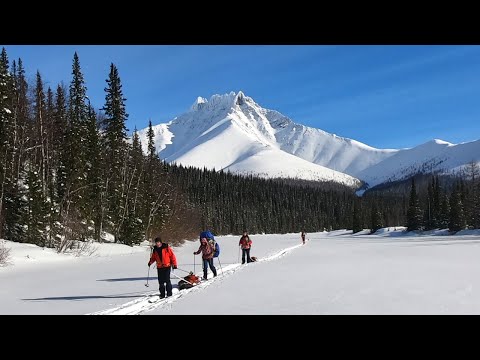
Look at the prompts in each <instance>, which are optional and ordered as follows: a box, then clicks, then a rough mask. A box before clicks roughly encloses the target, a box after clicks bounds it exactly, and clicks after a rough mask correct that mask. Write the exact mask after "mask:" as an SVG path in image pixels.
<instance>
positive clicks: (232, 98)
mask: <svg viewBox="0 0 480 360" xmlns="http://www.w3.org/2000/svg"><path fill="white" fill-rule="evenodd" d="M245 103H255V101H253V99H252V98H250V97H248V96H246V95H245V94H244V93H243V91H239V92H238V93H236V92H234V91H231V92H229V93H228V94H223V95H220V94H215V95H212V96H211V97H210V100H207V99H206V98H204V97H201V96H199V97H198V98H197V99H196V100H195V102H194V103H193V105H192V106H191V107H190V111H198V110H214V109H231V108H234V107H235V106H241V105H244V104H245Z"/></svg>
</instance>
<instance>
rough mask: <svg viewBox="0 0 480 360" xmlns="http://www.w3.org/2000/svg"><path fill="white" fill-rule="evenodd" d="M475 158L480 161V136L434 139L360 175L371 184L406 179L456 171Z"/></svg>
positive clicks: (396, 155) (400, 152) (402, 152)
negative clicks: (463, 140)
mask: <svg viewBox="0 0 480 360" xmlns="http://www.w3.org/2000/svg"><path fill="white" fill-rule="evenodd" d="M472 161H473V162H476V163H479V162H480V140H477V141H472V142H468V143H462V144H451V143H449V142H446V141H442V140H438V139H435V140H431V141H429V142H426V143H425V144H422V145H419V146H416V147H414V148H411V149H404V150H401V151H399V152H397V153H396V154H394V155H393V156H392V157H390V158H388V159H386V160H384V161H382V162H380V163H378V164H376V165H373V166H371V167H369V168H367V169H365V170H363V171H362V172H360V173H358V176H359V177H360V178H361V179H363V180H365V181H366V182H367V183H368V184H369V186H371V187H372V186H375V185H378V184H381V183H384V182H389V181H396V180H403V179H406V178H408V177H410V176H411V175H413V174H417V173H424V174H428V173H432V172H439V173H444V174H445V173H454V172H457V171H460V170H462V169H463V168H465V166H466V165H467V164H468V163H470V162H472Z"/></svg>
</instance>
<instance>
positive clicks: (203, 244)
mask: <svg viewBox="0 0 480 360" xmlns="http://www.w3.org/2000/svg"><path fill="white" fill-rule="evenodd" d="M214 252H215V251H214V249H212V247H211V246H210V244H209V243H208V240H207V238H204V237H203V238H201V239H200V247H199V248H198V250H197V251H195V252H194V253H193V254H194V255H198V254H200V253H202V259H203V280H207V271H208V267H210V270H212V273H213V277H215V276H217V269H216V268H215V266H214V265H213V254H214Z"/></svg>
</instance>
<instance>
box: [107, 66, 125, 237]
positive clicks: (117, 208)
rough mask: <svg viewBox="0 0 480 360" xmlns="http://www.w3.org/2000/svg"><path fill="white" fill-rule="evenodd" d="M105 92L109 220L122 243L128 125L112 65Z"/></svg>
mask: <svg viewBox="0 0 480 360" xmlns="http://www.w3.org/2000/svg"><path fill="white" fill-rule="evenodd" d="M106 81H107V87H106V88H105V92H106V96H105V106H104V107H103V110H104V111H105V121H104V124H105V133H104V137H105V142H104V144H105V156H106V158H107V159H108V161H106V162H105V167H106V169H105V172H106V174H109V175H108V176H109V178H108V187H107V201H108V216H109V220H110V223H111V225H112V227H113V231H114V236H115V241H118V237H119V232H120V227H121V223H122V222H123V221H124V214H125V206H126V203H125V201H126V199H127V193H126V190H127V183H126V175H127V174H126V172H125V170H126V161H125V160H126V145H125V140H126V138H127V133H126V131H127V129H126V127H125V121H126V120H127V117H128V114H127V113H126V111H125V100H126V99H125V98H124V97H123V92H122V84H121V82H120V77H119V75H118V70H117V68H116V67H115V65H114V64H111V65H110V74H109V77H108V79H107V80H106Z"/></svg>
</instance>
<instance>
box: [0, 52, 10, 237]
mask: <svg viewBox="0 0 480 360" xmlns="http://www.w3.org/2000/svg"><path fill="white" fill-rule="evenodd" d="M10 85H11V78H10V74H9V71H8V57H7V52H6V50H5V48H3V49H2V53H1V56H0V238H1V237H2V229H3V223H4V213H5V209H4V207H5V204H4V199H5V192H6V187H7V183H8V182H9V179H8V166H9V152H10V151H11V149H10V147H9V135H10V134H11V126H12V109H11V95H12V94H11V87H10Z"/></svg>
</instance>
